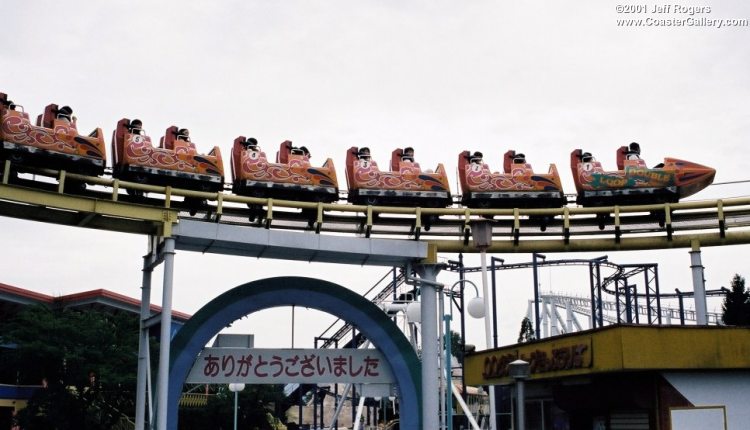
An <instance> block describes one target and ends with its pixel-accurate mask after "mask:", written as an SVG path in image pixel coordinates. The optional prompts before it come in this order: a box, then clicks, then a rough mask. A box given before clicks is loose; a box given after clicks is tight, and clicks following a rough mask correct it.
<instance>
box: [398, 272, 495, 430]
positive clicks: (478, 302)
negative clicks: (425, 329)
mask: <svg viewBox="0 0 750 430" xmlns="http://www.w3.org/2000/svg"><path fill="white" fill-rule="evenodd" d="M466 282H468V283H469V284H471V285H472V286H473V287H474V291H475V292H476V297H474V298H473V299H471V300H469V302H468V303H467V304H466V307H467V310H468V311H469V315H471V316H472V317H473V318H477V319H479V318H483V317H484V316H485V303H484V299H482V297H480V296H479V288H478V287H477V286H476V284H475V283H474V282H472V281H469V280H466V279H462V280H459V281H457V282H456V283H454V284H453V285H452V286H451V287H450V288H449V289H448V290H447V293H446V294H447V295H448V296H449V300H450V299H452V297H453V295H454V294H455V292H454V291H453V289H454V288H455V287H456V285H462V284H463V283H466ZM440 297H441V300H440V307H441V312H442V313H443V321H444V322H445V333H444V334H443V336H444V338H443V342H444V343H445V367H446V372H445V376H446V380H447V381H448V384H452V383H453V382H452V380H451V376H452V374H451V355H452V353H451V340H450V333H451V326H450V321H451V320H452V319H453V303H450V304H449V306H450V314H445V312H444V311H443V300H442V297H443V296H440ZM405 312H406V317H407V318H408V320H409V322H411V323H420V322H422V312H421V306H420V303H419V302H412V303H409V304H408V305H407V306H406V310H405ZM452 388H453V387H452V386H449V388H448V390H446V395H445V400H446V402H445V403H446V407H445V410H446V425H447V428H448V430H451V429H452V428H453V416H452V414H453V409H452V407H451V398H452ZM457 395H458V394H457ZM468 415H469V413H468V410H467V416H468ZM469 421H470V423H471V424H472V426H473V427H474V428H479V427H478V425H477V424H476V421H475V420H474V419H473V418H471V417H469Z"/></svg>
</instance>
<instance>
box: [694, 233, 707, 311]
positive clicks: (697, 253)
mask: <svg viewBox="0 0 750 430" xmlns="http://www.w3.org/2000/svg"><path fill="white" fill-rule="evenodd" d="M690 269H691V270H692V272H693V293H694V294H695V296H694V297H695V321H696V323H697V324H698V325H708V304H707V303H706V279H705V278H704V277H703V263H702V262H701V247H700V242H698V241H693V243H692V250H691V251H690Z"/></svg>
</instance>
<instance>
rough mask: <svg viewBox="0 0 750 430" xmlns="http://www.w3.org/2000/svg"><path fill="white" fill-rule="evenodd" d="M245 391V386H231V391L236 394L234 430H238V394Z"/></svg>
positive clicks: (235, 384) (239, 384)
mask: <svg viewBox="0 0 750 430" xmlns="http://www.w3.org/2000/svg"><path fill="white" fill-rule="evenodd" d="M244 389H245V384H242V383H234V382H232V383H231V384H229V391H231V392H233V393H234V430H237V394H238V393H239V392H240V391H242V390H244Z"/></svg>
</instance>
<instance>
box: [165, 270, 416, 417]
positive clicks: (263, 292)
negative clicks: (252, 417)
mask: <svg viewBox="0 0 750 430" xmlns="http://www.w3.org/2000/svg"><path fill="white" fill-rule="evenodd" d="M278 306H305V307H308V308H313V309H317V310H320V311H323V312H326V313H329V314H331V315H334V316H336V317H339V318H341V319H342V320H344V321H346V322H348V323H351V324H354V325H355V326H356V327H357V329H358V330H359V331H360V332H361V333H362V334H364V335H365V336H366V337H367V339H369V340H370V341H371V342H372V344H373V345H374V346H375V347H376V348H377V349H378V350H380V352H381V353H382V354H383V355H384V356H385V359H386V363H387V364H388V366H390V369H391V372H392V373H393V376H394V377H395V379H396V383H397V386H398V394H399V399H400V401H401V421H400V424H401V428H407V429H419V428H422V427H421V420H422V392H421V390H422V378H421V364H420V362H419V358H418V357H417V354H416V353H415V351H414V348H413V347H412V346H411V344H410V343H409V341H408V340H407V339H406V337H405V336H404V334H403V333H402V332H401V330H399V328H398V326H397V325H396V324H394V323H393V321H391V319H390V318H388V317H387V316H386V314H385V313H384V312H383V311H382V309H380V308H378V307H377V306H375V305H374V304H373V303H372V302H370V301H368V300H367V299H365V298H364V297H362V296H360V295H359V294H356V293H354V292H352V291H350V290H348V289H346V288H344V287H342V286H340V285H337V284H334V283H332V282H328V281H323V280H320V279H314V278H304V277H278V278H268V279H262V280H259V281H253V282H249V283H247V284H244V285H240V286H239V287H236V288H234V289H232V290H229V291H227V292H226V293H224V294H222V295H220V296H219V297H217V298H215V299H214V300H212V301H211V302H209V303H208V304H207V305H205V306H204V307H203V308H201V309H200V310H199V311H198V312H197V313H196V314H195V315H193V317H192V318H190V320H189V321H188V322H187V323H186V324H185V325H184V326H183V327H182V328H181V329H180V331H179V332H177V335H176V336H175V337H174V339H173V340H172V345H171V351H172V352H171V355H170V367H169V398H168V403H167V408H168V410H167V414H168V419H167V422H168V428H169V429H174V430H176V429H177V409H178V406H179V401H180V396H181V395H182V387H183V384H184V382H185V379H186V377H187V374H188V372H189V371H190V369H191V367H192V366H193V363H194V362H195V359H196V357H197V356H198V353H199V352H200V351H201V350H202V349H203V347H204V346H205V345H206V344H207V343H208V341H209V340H210V339H211V338H212V337H213V336H215V335H216V334H217V333H219V332H220V331H221V330H222V329H223V328H224V327H226V326H227V325H228V324H230V323H231V322H233V321H234V320H236V319H238V318H241V317H243V316H245V315H248V314H251V313H253V312H257V311H261V310H264V309H268V308H273V307H278Z"/></svg>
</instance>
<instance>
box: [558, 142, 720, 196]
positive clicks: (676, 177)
mask: <svg viewBox="0 0 750 430" xmlns="http://www.w3.org/2000/svg"><path fill="white" fill-rule="evenodd" d="M640 152H641V151H640V146H639V145H638V144H637V143H631V144H630V145H629V146H622V147H620V148H619V149H618V150H617V168H618V170H615V171H605V170H604V169H603V168H602V165H601V163H600V162H598V161H596V159H595V158H594V157H593V156H592V155H591V154H590V153H588V152H583V151H582V150H580V149H576V150H574V151H573V152H572V153H571V154H570V166H571V170H572V172H573V180H574V182H575V184H576V190H577V191H578V198H577V199H576V202H577V203H578V204H579V205H582V206H612V205H642V204H655V203H674V202H677V201H679V199H681V198H684V197H687V196H690V195H693V194H695V193H697V192H698V191H700V190H702V189H704V188H706V187H707V186H708V185H710V184H711V182H713V180H714V176H715V175H716V170H715V169H712V168H710V167H706V166H703V165H700V164H698V163H693V162H690V161H684V160H678V159H676V158H665V159H664V162H663V163H660V164H658V165H657V166H655V167H653V168H649V167H647V166H646V162H645V161H643V160H642V159H641V157H640Z"/></svg>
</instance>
